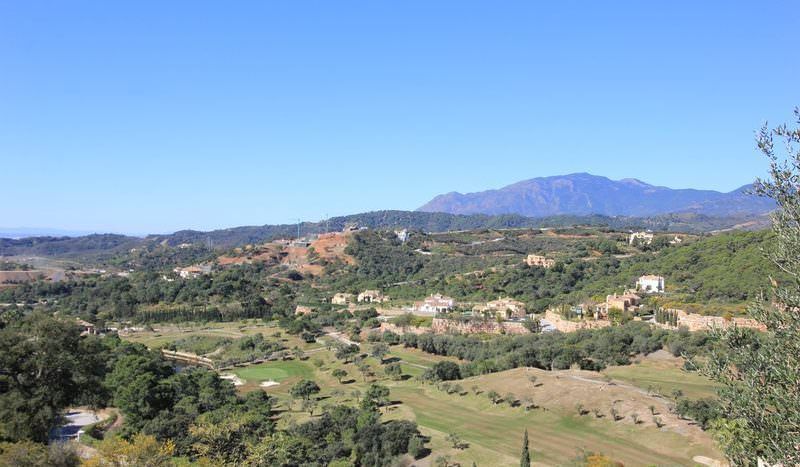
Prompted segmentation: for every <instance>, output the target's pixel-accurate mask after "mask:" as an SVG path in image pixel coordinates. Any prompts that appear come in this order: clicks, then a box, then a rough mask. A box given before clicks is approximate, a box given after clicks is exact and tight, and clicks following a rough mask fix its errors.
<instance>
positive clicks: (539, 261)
mask: <svg viewBox="0 0 800 467" xmlns="http://www.w3.org/2000/svg"><path fill="white" fill-rule="evenodd" d="M525 264H527V265H528V266H530V267H532V268H545V269H548V268H552V267H553V266H555V264H556V260H554V259H549V258H546V257H544V256H541V255H528V257H527V258H525Z"/></svg>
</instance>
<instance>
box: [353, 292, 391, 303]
mask: <svg viewBox="0 0 800 467" xmlns="http://www.w3.org/2000/svg"><path fill="white" fill-rule="evenodd" d="M388 300H389V297H387V296H385V295H383V294H382V293H381V291H380V290H365V291H363V292H361V293H360V294H358V302H359V303H362V302H363V303H383V302H386V301H388Z"/></svg>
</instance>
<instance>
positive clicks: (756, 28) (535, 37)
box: [0, 0, 800, 233]
mask: <svg viewBox="0 0 800 467" xmlns="http://www.w3.org/2000/svg"><path fill="white" fill-rule="evenodd" d="M799 5H800V4H798V3H797V2H794V1H786V2H696V1H691V2H690V1H686V2H682V1H659V2H655V1H654V2H641V1H631V2H622V1H614V2H606V4H603V5H601V2H590V1H586V2H567V1H565V2H547V3H545V2H530V1H521V2H512V1H503V2H489V1H486V2H467V1H452V2H446V1H427V0H424V1H402V2H399V1H395V2H366V1H365V2H356V1H347V2H330V1H319V2H310V1H282V2H278V1H271V2H270V1H252V2H246V1H240V2H203V1H184V2H181V1H169V2H161V1H135V2H133V1H129V2H102V1H92V2H82V1H70V2H57V1H0V174H2V183H3V186H4V190H3V191H4V193H5V196H4V201H3V203H2V204H0V226H4V227H17V226H25V227H30V226H34V227H44V226H47V227H55V228H64V229H80V230H97V231H115V232H131V233H145V232H168V231H173V230H177V229H181V228H199V229H212V228H220V227H230V226H236V225H253V224H265V223H286V222H292V220H293V219H296V218H302V219H306V220H317V219H321V218H323V217H325V216H326V214H327V215H330V216H334V215H343V214H350V213H356V212H363V211H369V210H377V209H414V208H416V207H418V206H420V205H421V204H423V203H425V202H426V201H427V200H429V199H430V198H432V197H433V196H434V195H436V194H440V193H444V192H449V191H460V192H470V191H479V190H484V189H488V188H496V187H500V186H504V185H507V184H509V183H513V182H515V181H518V180H522V179H527V178H532V177H537V176H547V175H557V174H565V173H571V172H584V171H585V172H590V173H594V174H598V175H605V176H608V177H610V178H614V179H619V178H626V177H636V178H640V179H642V180H644V181H647V182H650V183H654V184H658V185H666V186H670V187H674V188H683V187H693V188H710V189H718V190H724V191H728V190H731V189H734V188H736V187H738V186H740V185H743V184H745V183H749V182H750V181H752V179H753V178H754V177H755V176H758V175H762V174H763V173H764V172H765V168H766V167H765V161H764V160H762V159H761V158H760V157H759V156H758V155H757V153H756V151H755V149H754V143H753V132H754V130H755V129H756V128H757V127H758V126H760V125H761V123H762V122H763V121H764V120H769V121H771V122H776V123H777V122H783V121H789V120H790V118H791V116H792V114H791V111H792V109H793V107H794V106H795V105H800V86H798V85H797V83H798V76H799V75H800V74H799V73H798V71H800V70H799V68H800V66H798V63H800V61H798V56H797V53H798V36H797V25H798V24H800V6H799Z"/></svg>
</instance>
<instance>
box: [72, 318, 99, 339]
mask: <svg viewBox="0 0 800 467" xmlns="http://www.w3.org/2000/svg"><path fill="white" fill-rule="evenodd" d="M76 322H77V324H78V327H79V328H81V335H82V336H86V335H92V336H94V335H97V334H99V333H98V331H97V327H95V325H94V324H92V323H90V322H88V321H84V320H82V319H80V318H78V319H77V320H76Z"/></svg>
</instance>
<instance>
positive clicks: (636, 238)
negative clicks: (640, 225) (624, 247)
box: [628, 232, 653, 245]
mask: <svg viewBox="0 0 800 467" xmlns="http://www.w3.org/2000/svg"><path fill="white" fill-rule="evenodd" d="M637 242H638V243H639V244H641V245H649V244H651V243H653V234H651V233H650V232H633V233H631V235H630V237H628V244H629V245H633V244H634V243H637Z"/></svg>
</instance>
